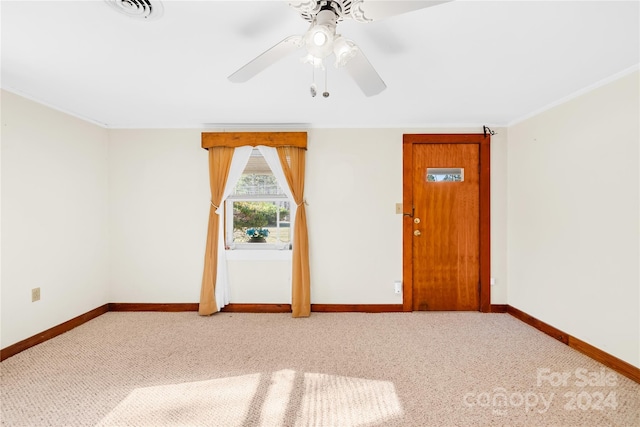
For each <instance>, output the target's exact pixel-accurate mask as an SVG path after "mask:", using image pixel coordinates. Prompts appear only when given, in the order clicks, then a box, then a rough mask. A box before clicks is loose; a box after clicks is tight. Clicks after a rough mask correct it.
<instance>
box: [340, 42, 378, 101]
mask: <svg viewBox="0 0 640 427" xmlns="http://www.w3.org/2000/svg"><path fill="white" fill-rule="evenodd" d="M344 68H346V70H347V72H348V73H349V75H350V76H351V77H352V78H353V80H355V82H356V83H357V84H358V86H360V89H362V92H364V94H365V95H366V96H373V95H377V94H379V93H380V92H382V91H383V90H385V89H386V88H387V85H386V84H385V83H384V81H382V78H381V77H380V75H379V74H378V72H377V71H376V70H375V68H373V65H371V63H370V62H369V60H368V59H367V57H366V56H364V53H362V51H361V50H360V48H358V49H357V52H356V54H355V55H354V56H353V58H351V59H349V61H348V62H347V63H346V64H345V66H344Z"/></svg>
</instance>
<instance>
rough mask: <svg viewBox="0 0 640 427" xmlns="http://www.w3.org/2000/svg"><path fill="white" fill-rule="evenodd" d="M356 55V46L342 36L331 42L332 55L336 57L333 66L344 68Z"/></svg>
mask: <svg viewBox="0 0 640 427" xmlns="http://www.w3.org/2000/svg"><path fill="white" fill-rule="evenodd" d="M357 53H358V46H356V44H355V43H354V42H352V41H351V40H347V39H345V38H344V37H342V36H338V37H336V39H335V40H334V42H333V54H334V55H335V56H336V62H335V66H336V68H338V67H344V66H345V65H347V62H349V60H350V59H351V58H353V57H354V56H356V54H357Z"/></svg>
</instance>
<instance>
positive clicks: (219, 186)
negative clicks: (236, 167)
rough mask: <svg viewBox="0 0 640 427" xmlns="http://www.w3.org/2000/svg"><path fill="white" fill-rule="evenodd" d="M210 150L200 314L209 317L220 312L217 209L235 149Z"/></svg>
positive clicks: (217, 148)
mask: <svg viewBox="0 0 640 427" xmlns="http://www.w3.org/2000/svg"><path fill="white" fill-rule="evenodd" d="M208 150H209V186H210V187H211V206H210V207H209V229H208V230H209V231H208V232H207V247H206V250H205V255H204V272H203V274H202V287H201V289H200V305H199V308H198V314H200V315H202V316H208V315H210V314H213V313H215V312H217V311H218V310H219V308H218V306H217V304H216V296H215V295H216V276H217V271H218V235H219V233H220V221H219V216H218V214H217V213H216V209H218V207H219V206H220V203H222V196H223V193H224V188H225V184H226V182H227V177H228V176H229V169H230V168H231V160H232V159H233V150H234V149H233V148H230V147H211V148H209V149H208Z"/></svg>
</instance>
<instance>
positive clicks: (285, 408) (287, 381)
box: [98, 370, 403, 427]
mask: <svg viewBox="0 0 640 427" xmlns="http://www.w3.org/2000/svg"><path fill="white" fill-rule="evenodd" d="M264 375H269V374H251V375H243V376H237V377H228V378H219V379H214V380H207V381H198V382H189V383H181V384H167V385H161V386H153V387H143V388H137V389H135V390H133V391H132V392H131V393H130V394H129V395H128V396H127V397H126V398H125V399H124V400H123V401H122V402H120V404H118V406H116V407H115V408H114V409H113V410H112V411H111V412H110V413H109V414H108V415H107V416H106V417H104V418H103V419H102V420H101V422H100V423H99V424H98V427H100V426H111V427H113V426H132V425H135V426H159V425H162V426H202V425H224V426H242V425H246V424H247V422H250V421H253V422H255V424H257V425H262V426H276V425H296V426H308V425H317V426H326V425H340V426H341V427H359V426H366V425H372V424H377V423H381V422H384V421H385V420H390V419H392V418H395V417H400V416H402V415H403V410H402V406H401V404H400V401H399V399H398V396H397V394H396V390H395V386H394V385H393V383H391V382H388V381H375V380H367V379H362V378H350V377H342V376H336V375H326V374H316V373H304V374H302V373H297V372H295V371H292V370H281V371H277V372H273V373H271V374H270V375H269V377H268V379H267V378H264V377H263V376H264ZM264 380H268V382H267V383H266V386H263V387H262V388H261V387H260V384H261V381H264ZM296 380H298V381H299V384H300V385H301V386H300V387H297V388H296V387H295V384H296Z"/></svg>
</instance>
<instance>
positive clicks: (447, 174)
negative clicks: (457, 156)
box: [427, 168, 464, 182]
mask: <svg viewBox="0 0 640 427" xmlns="http://www.w3.org/2000/svg"><path fill="white" fill-rule="evenodd" d="M463 181H464V168H427V182H463Z"/></svg>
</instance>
